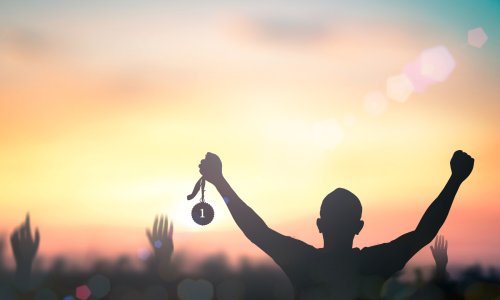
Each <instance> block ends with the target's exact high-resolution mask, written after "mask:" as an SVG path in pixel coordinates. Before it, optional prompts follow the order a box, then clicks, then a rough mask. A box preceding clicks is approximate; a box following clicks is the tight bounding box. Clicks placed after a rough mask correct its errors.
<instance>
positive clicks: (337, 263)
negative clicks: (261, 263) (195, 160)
mask: <svg viewBox="0 0 500 300" xmlns="http://www.w3.org/2000/svg"><path fill="white" fill-rule="evenodd" d="M450 164H451V171H452V175H451V177H450V179H449V180H448V183H447V184H446V186H445V187H444V189H443V190H442V191H441V193H440V194H439V196H438V197H437V198H436V199H435V200H434V202H432V204H431V205H430V206H429V208H428V209H427V211H426V212H425V214H424V215H423V217H422V219H421V220H420V222H419V224H418V226H417V227H416V228H415V230H414V231H411V232H408V233H406V234H404V235H402V236H400V237H399V238H397V239H395V240H393V241H391V242H389V243H385V244H380V245H376V246H372V247H365V248H363V249H362V250H360V249H359V248H353V247H352V244H353V239H354V237H355V236H356V235H358V234H359V233H360V231H361V229H363V225H364V222H363V221H362V220H361V213H362V207H361V202H360V201H359V199H358V198H357V197H356V196H355V195H354V194H353V193H351V192H350V191H348V190H346V189H342V188H338V189H336V190H334V191H333V192H331V193H330V194H328V195H327V196H326V197H325V199H324V200H323V203H322V204H321V209H320V218H318V219H317V221H316V224H317V226H318V229H319V232H320V233H322V234H323V241H324V247H323V248H320V249H316V248H315V247H313V246H311V245H308V244H306V243H304V242H302V241H300V240H297V239H294V238H291V237H288V236H284V235H282V234H280V233H278V232H276V231H274V230H272V229H271V228H269V227H268V226H267V225H266V223H265V222H264V221H263V220H262V219H261V218H260V217H259V216H258V215H257V214H256V213H255V212H254V211H253V210H252V209H251V208H250V207H249V206H248V205H246V204H245V203H244V202H243V201H242V200H241V199H240V198H239V197H238V195H237V194H236V193H235V192H234V191H233V189H232V188H231V186H230V185H229V183H228V182H227V181H226V179H225V178H224V176H223V175H222V162H221V160H220V159H219V157H218V156H217V155H215V154H212V153H207V155H206V157H205V159H204V160H202V161H201V163H200V165H199V168H200V173H201V174H202V176H203V179H205V180H207V181H209V182H210V183H212V184H213V185H214V186H215V187H216V188H217V190H218V191H219V193H220V195H221V196H222V197H223V199H224V201H225V202H226V203H227V207H228V208H229V211H230V212H231V215H232V216H233V218H234V220H235V222H236V224H237V225H238V226H239V228H240V229H241V230H242V231H243V233H244V234H245V236H246V237H247V238H248V239H249V240H250V241H251V242H253V243H254V244H256V245H257V246H258V247H259V248H260V249H262V250H263V251H264V252H265V253H267V254H268V255H269V256H270V257H271V258H272V259H273V260H274V261H275V262H276V263H277V264H278V265H279V266H280V267H281V268H282V269H283V271H284V272H285V273H286V275H287V276H288V278H289V279H290V281H291V283H292V285H293V286H294V289H295V294H296V297H297V298H298V299H355V298H357V297H359V298H371V297H372V296H373V295H377V297H378V295H380V294H379V293H377V292H376V291H375V293H374V294H373V295H367V294H364V293H368V292H370V291H368V290H367V289H366V288H361V286H363V287H366V286H374V285H375V286H377V285H378V286H379V287H381V285H382V283H383V280H384V279H387V278H389V277H390V276H391V275H393V274H394V273H396V272H397V271H399V270H401V269H403V267H404V266H405V264H406V263H407V262H408V261H409V260H410V259H411V258H412V257H413V256H414V255H415V254H416V253H417V252H418V251H419V250H420V249H422V248H423V247H425V246H426V245H427V244H429V243H430V242H432V240H433V239H434V237H435V236H436V235H437V233H438V232H439V229H440V228H441V226H442V225H443V223H444V221H445V220H446V217H447V216H448V213H449V211H450V208H451V205H452V203H453V200H454V198H455V195H456V193H457V191H458V188H459V187H460V185H461V184H462V182H463V181H464V180H465V179H466V178H467V177H468V176H469V174H470V173H471V172H472V168H473V166H474V159H472V158H471V157H470V156H469V155H467V154H466V153H464V152H462V151H456V152H455V153H454V155H453V157H452V159H451V163H450ZM394 226H397V224H394ZM370 293H371V292H370Z"/></svg>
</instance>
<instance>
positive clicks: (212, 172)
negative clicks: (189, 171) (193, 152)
mask: <svg viewBox="0 0 500 300" xmlns="http://www.w3.org/2000/svg"><path fill="white" fill-rule="evenodd" d="M199 167H200V173H201V175H202V177H201V178H200V179H199V180H198V182H196V185H195V186H194V189H193V193H191V195H189V196H187V199H188V200H191V199H193V198H194V197H195V196H196V194H198V191H199V190H200V188H201V199H200V203H198V204H196V205H195V206H194V207H193V210H192V211H191V216H192V217H193V220H194V221H195V222H196V223H197V224H199V225H202V226H205V225H207V224H209V223H210V222H212V220H213V219H214V209H213V208H212V206H211V205H210V204H208V203H206V202H205V180H206V181H208V182H210V183H214V182H215V181H217V180H219V179H221V178H222V162H221V161H220V159H219V157H218V156H217V155H215V154H213V153H210V152H208V153H207V155H206V156H205V159H203V160H202V161H201V163H200V165H199Z"/></svg>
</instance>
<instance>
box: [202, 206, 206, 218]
mask: <svg viewBox="0 0 500 300" xmlns="http://www.w3.org/2000/svg"><path fill="white" fill-rule="evenodd" d="M201 218H205V216H204V215H203V208H202V209H201Z"/></svg>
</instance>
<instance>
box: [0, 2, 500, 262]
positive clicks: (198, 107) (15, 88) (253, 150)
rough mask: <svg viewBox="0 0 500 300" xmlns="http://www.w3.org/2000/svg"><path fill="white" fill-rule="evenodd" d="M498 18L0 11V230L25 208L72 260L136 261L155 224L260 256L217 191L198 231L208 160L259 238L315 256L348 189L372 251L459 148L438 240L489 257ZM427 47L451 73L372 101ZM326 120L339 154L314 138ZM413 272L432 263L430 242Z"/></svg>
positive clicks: (400, 227)
mask: <svg viewBox="0 0 500 300" xmlns="http://www.w3.org/2000/svg"><path fill="white" fill-rule="evenodd" d="M499 19H500V2H499V1H456V0H455V1H451V0H450V1H430V0H429V1H407V0H404V1H396V0H383V1H382V0H375V1H373V0H363V1H361V0H356V1H323V0H313V1H281V0H268V1H248V0H242V1H239V2H235V1H225V0H215V1H195V0H186V1H159V0H143V1H138V0H126V1H116V0H109V1H97V0H86V1H75V0H72V1H67V0H66V1H61V0H46V1H32V0H21V1H19V0H0V233H3V235H4V236H5V238H6V237H8V235H10V233H11V232H12V230H13V229H14V228H15V227H16V226H18V225H19V224H20V223H21V222H22V221H23V219H24V217H25V215H26V213H27V212H29V213H30V215H31V218H32V224H33V225H34V226H38V227H39V229H40V233H41V245H40V249H39V255H40V256H43V257H45V258H47V259H48V260H50V259H51V258H53V257H55V256H58V255H64V256H68V257H71V258H73V259H75V260H78V261H80V262H83V263H84V264H85V263H89V262H90V261H91V260H92V259H95V258H98V257H107V258H116V257H117V255H120V254H130V255H132V256H134V257H136V256H137V255H136V254H137V249H139V248H141V247H145V246H149V245H148V240H147V238H146V235H145V229H146V228H147V227H151V226H152V223H153V220H154V217H155V215H156V214H161V213H165V214H168V215H169V217H170V218H171V219H172V220H173V222H174V228H175V229H174V242H175V250H176V251H178V252H181V251H185V252H186V253H187V254H189V255H190V257H192V258H193V261H195V260H200V259H203V258H204V257H207V256H209V255H213V254H216V253H219V252H224V253H226V254H228V255H229V256H230V258H231V259H232V261H234V262H236V261H237V260H238V258H239V257H240V256H248V257H251V258H252V259H255V260H260V261H262V260H264V261H269V259H268V258H266V257H265V255H264V253H263V252H262V251H261V250H259V249H258V248H257V247H256V246H254V245H253V244H251V242H249V241H247V240H246V239H245V237H244V235H243V234H242V233H241V232H240V231H239V229H238V228H237V226H236V225H235V223H234V221H233V219H232V218H231V216H230V214H229V212H228V211H227V208H226V207H225V204H224V202H223V200H222V199H221V198H220V196H219V195H218V194H217V191H216V190H215V189H214V188H213V187H212V186H211V185H207V192H206V198H207V202H209V203H210V204H211V205H212V206H213V207H214V209H215V219H214V221H213V222H212V223H211V224H209V225H207V226H206V227H200V226H198V225H196V224H195V223H194V222H193V221H192V219H191V213H190V211H191V208H192V207H193V206H194V204H195V203H196V202H197V201H198V200H196V199H198V198H196V199H195V200H191V201H189V202H188V201H187V200H186V195H188V194H190V193H191V191H192V189H193V186H194V184H195V182H196V181H197V180H198V179H199V177H200V175H199V172H198V164H199V161H200V160H201V159H203V158H204V156H205V154H206V153H207V152H213V153H215V154H217V155H219V157H220V158H221V159H222V163H223V173H224V175H225V177H226V179H227V180H228V181H229V183H230V184H231V185H232V186H233V188H234V189H235V190H236V192H237V193H238V195H239V196H240V197H241V198H242V199H243V200H244V201H245V202H246V203H247V204H248V205H249V206H250V207H252V208H253V209H254V210H255V211H256V212H257V213H258V214H259V215H260V216H261V217H262V218H263V219H264V220H265V221H266V222H267V224H268V225H269V226H270V227H271V228H273V229H275V230H277V231H279V232H281V233H283V234H286V235H289V236H293V237H295V238H299V239H302V240H304V241H305V242H308V243H310V244H312V245H314V246H316V247H322V238H321V235H320V234H319V233H318V230H317V228H316V225H315V222H316V218H318V217H319V208H320V205H321V201H322V200H323V198H324V197H325V196H326V195H327V194H328V193H329V192H331V191H332V190H334V189H335V188H337V187H343V188H347V189H349V190H350V191H352V192H353V193H354V194H356V195H357V196H358V197H359V198H360V200H361V202H362V204H363V217H362V219H363V220H364V221H365V228H364V229H363V230H362V232H361V234H360V235H359V236H358V237H356V239H355V241H354V245H355V247H365V246H370V245H374V244H378V243H383V242H388V241H391V240H392V239H394V238H397V237H398V236H400V235H402V234H404V233H406V232H408V231H411V230H413V229H415V227H416V225H417V224H418V221H419V220H420V217H421V216H422V215H423V213H424V212H425V210H426V208H427V207H428V206H429V205H430V204H431V202H432V201H433V200H434V199H435V198H436V197H437V195H438V194H439V192H440V191H441V189H442V188H443V187H444V185H445V183H446V181H447V180H448V178H449V176H450V174H451V171H450V167H449V161H450V159H451V157H452V155H453V152H454V151H455V150H459V149H460V150H463V151H465V152H467V153H468V154H470V155H471V156H472V157H473V158H475V167H474V171H473V173H472V174H471V176H470V177H469V179H467V181H466V182H465V183H464V184H463V185H462V187H461V189H460V191H459V193H458V195H457V197H456V200H455V203H454V205H453V207H452V210H451V213H450V215H449V217H448V220H447V221H446V223H445V225H444V226H443V228H442V229H441V232H440V234H443V235H445V237H446V239H448V240H449V257H450V259H449V260H450V264H455V265H465V264H472V263H481V264H483V265H500V260H499V258H500V252H499V249H500V236H499V232H500V222H499V221H498V220H499V217H498V216H499V214H500V203H499V201H498V200H499V196H500V185H499V182H500V158H499V155H500V135H499V129H500V118H499V117H498V116H499V114H500V84H499V82H500V26H499V25H498V20H499ZM475 28H482V29H483V30H484V32H485V33H486V35H487V36H488V39H487V41H486V42H485V43H484V45H483V46H482V47H481V48H478V47H474V46H471V45H468V31H469V30H472V29H475ZM436 46H444V47H445V48H446V49H447V50H448V51H449V53H450V54H451V56H452V57H453V59H454V61H455V62H456V67H455V68H454V69H453V70H452V72H451V74H450V75H449V77H447V79H446V80H444V81H443V82H438V83H436V84H433V85H430V86H429V87H428V88H427V90H425V92H423V93H412V94H411V95H410V96H409V98H408V99H407V100H406V101H405V102H399V101H394V100H392V99H387V104H388V105H387V108H386V109H385V110H384V111H382V112H380V113H379V114H378V115H374V114H373V112H372V113H370V111H369V109H368V110H367V109H366V107H365V106H364V99H365V96H366V95H367V94H370V93H373V92H377V91H378V93H379V94H383V95H386V89H387V87H386V82H387V79H388V78H389V77H392V76H396V75H398V74H401V73H402V69H403V66H404V65H406V64H409V63H411V62H413V61H415V60H416V59H417V57H419V55H420V54H421V53H422V51H424V50H425V49H429V48H432V47H436ZM346 116H347V117H346ZM331 119H335V120H336V122H337V123H338V125H339V126H340V129H341V131H342V132H343V133H344V135H343V138H342V137H341V140H340V142H339V143H338V145H336V146H335V147H333V148H334V149H333V150H331V149H326V148H322V147H320V146H319V145H318V143H317V142H315V138H314V132H315V131H314V128H315V124H317V122H321V121H324V120H331ZM7 255H8V257H11V253H10V251H8V252H7ZM412 263H414V264H423V265H432V256H431V252H430V250H429V249H428V247H426V248H425V249H423V250H422V251H421V252H420V253H419V254H418V255H417V256H416V257H415V258H414V259H413V260H412Z"/></svg>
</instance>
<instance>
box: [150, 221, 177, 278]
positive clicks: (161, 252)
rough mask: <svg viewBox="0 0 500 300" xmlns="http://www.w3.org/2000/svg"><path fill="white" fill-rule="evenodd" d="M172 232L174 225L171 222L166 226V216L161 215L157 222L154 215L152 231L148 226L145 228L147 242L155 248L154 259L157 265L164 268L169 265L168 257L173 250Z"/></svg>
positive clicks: (169, 257) (170, 256)
mask: <svg viewBox="0 0 500 300" xmlns="http://www.w3.org/2000/svg"><path fill="white" fill-rule="evenodd" d="M173 233H174V227H173V224H172V222H170V226H168V217H167V216H165V217H164V216H163V215H162V216H161V217H160V222H159V223H158V216H156V217H155V221H154V223H153V232H151V231H150V230H149V228H147V229H146V234H147V236H148V239H149V242H150V243H151V246H152V247H153V249H154V250H155V259H156V262H157V264H158V266H159V267H162V268H166V267H168V266H169V265H170V259H171V258H172V253H173V252H174V243H173V241H172V236H173Z"/></svg>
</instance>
